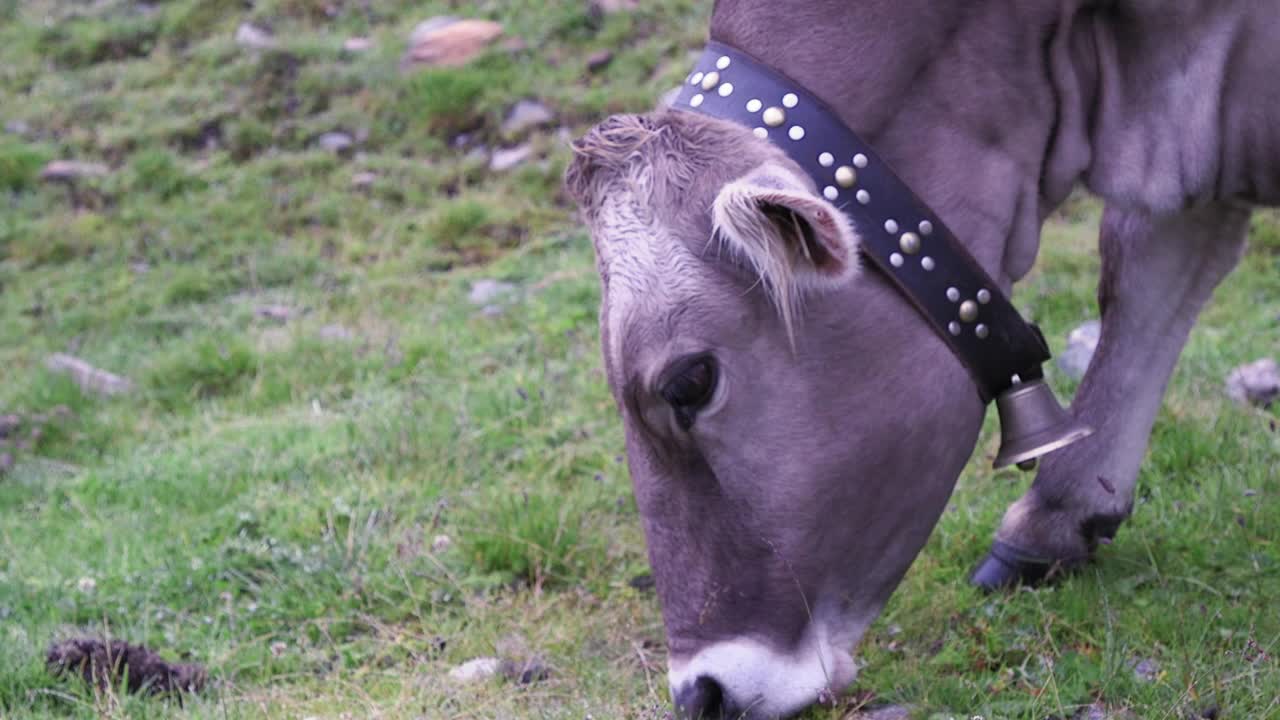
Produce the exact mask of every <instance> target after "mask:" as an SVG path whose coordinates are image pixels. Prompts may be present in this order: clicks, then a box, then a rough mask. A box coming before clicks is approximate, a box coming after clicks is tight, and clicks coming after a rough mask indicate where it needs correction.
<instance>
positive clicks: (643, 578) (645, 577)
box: [627, 573, 654, 592]
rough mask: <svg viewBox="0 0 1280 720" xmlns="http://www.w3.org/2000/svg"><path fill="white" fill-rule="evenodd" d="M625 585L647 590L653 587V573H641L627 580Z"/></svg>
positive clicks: (642, 590)
mask: <svg viewBox="0 0 1280 720" xmlns="http://www.w3.org/2000/svg"><path fill="white" fill-rule="evenodd" d="M627 585H630V586H631V587H632V588H634V589H636V590H639V591H640V592H647V591H649V590H652V589H653V587H654V581H653V575H652V574H650V573H641V574H639V575H636V576H635V577H633V578H631V579H630V580H628V581H627Z"/></svg>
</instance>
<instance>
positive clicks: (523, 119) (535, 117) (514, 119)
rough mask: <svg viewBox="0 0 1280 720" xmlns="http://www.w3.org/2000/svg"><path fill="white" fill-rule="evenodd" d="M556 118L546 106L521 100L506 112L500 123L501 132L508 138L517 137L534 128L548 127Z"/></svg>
mask: <svg viewBox="0 0 1280 720" xmlns="http://www.w3.org/2000/svg"><path fill="white" fill-rule="evenodd" d="M555 119H556V116H555V115H554V114H553V113H552V112H551V109H550V108H548V107H547V106H546V105H543V104H542V103H540V102H538V101H536V100H521V101H519V102H517V103H516V104H515V105H513V106H512V107H511V110H509V111H508V112H507V119H506V120H503V121H502V128H501V132H502V134H503V136H505V137H508V138H514V137H518V136H520V135H523V134H525V133H526V132H528V131H530V130H533V129H534V128H539V127H543V126H545V125H550V124H552V123H553V122H555Z"/></svg>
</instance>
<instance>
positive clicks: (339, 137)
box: [316, 130, 356, 155]
mask: <svg viewBox="0 0 1280 720" xmlns="http://www.w3.org/2000/svg"><path fill="white" fill-rule="evenodd" d="M355 144H356V141H355V138H353V137H351V135H349V134H347V133H344V132H342V131H340V130H333V131H330V132H327V133H325V134H323V135H321V136H320V137H319V138H318V139H316V145H318V146H319V147H320V149H321V150H327V151H329V152H331V153H333V154H335V155H346V154H348V153H350V152H351V150H352V149H353V148H354V147H355Z"/></svg>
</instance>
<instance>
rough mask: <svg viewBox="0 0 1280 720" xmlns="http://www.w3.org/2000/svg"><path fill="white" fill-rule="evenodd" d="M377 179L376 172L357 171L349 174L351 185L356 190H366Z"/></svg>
mask: <svg viewBox="0 0 1280 720" xmlns="http://www.w3.org/2000/svg"><path fill="white" fill-rule="evenodd" d="M377 181H378V173H374V172H358V173H356V174H355V175H352V176H351V187H353V188H355V189H356V190H368V189H369V188H370V187H373V184H374V183H375V182H377Z"/></svg>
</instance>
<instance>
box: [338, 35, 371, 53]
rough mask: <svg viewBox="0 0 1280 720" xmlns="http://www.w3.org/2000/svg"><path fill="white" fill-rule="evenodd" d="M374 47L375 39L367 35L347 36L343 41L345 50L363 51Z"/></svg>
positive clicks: (350, 51) (351, 51)
mask: <svg viewBox="0 0 1280 720" xmlns="http://www.w3.org/2000/svg"><path fill="white" fill-rule="evenodd" d="M372 49H373V40H372V39H370V38H367V37H352V38H347V39H346V41H344V42H343V43H342V50H343V52H349V53H362V52H368V51H369V50H372Z"/></svg>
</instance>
